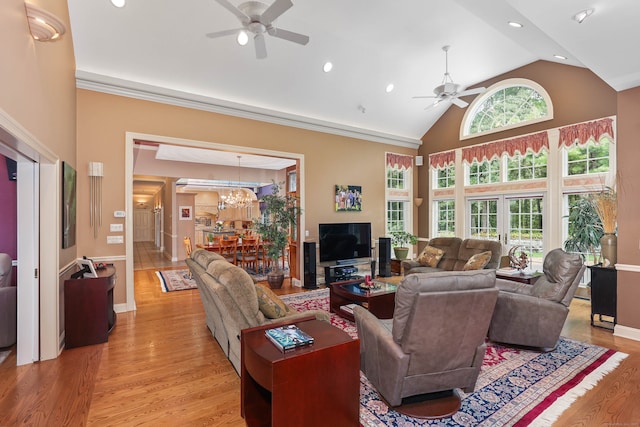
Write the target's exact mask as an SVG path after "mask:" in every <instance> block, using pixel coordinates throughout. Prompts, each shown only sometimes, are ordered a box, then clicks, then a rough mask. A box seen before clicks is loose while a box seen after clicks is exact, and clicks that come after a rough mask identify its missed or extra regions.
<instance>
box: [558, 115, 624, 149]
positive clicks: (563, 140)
mask: <svg viewBox="0 0 640 427" xmlns="http://www.w3.org/2000/svg"><path fill="white" fill-rule="evenodd" d="M603 135H609V136H610V137H611V138H612V139H613V119H611V118H605V119H600V120H594V121H592V122H586V123H579V124H577V125H572V126H566V127H563V128H560V141H559V142H558V147H562V146H563V145H564V146H566V147H571V146H572V145H573V144H574V143H575V142H577V143H578V144H581V145H582V144H586V143H587V142H589V140H590V139H591V138H593V139H594V140H595V142H600V138H602V136H603Z"/></svg>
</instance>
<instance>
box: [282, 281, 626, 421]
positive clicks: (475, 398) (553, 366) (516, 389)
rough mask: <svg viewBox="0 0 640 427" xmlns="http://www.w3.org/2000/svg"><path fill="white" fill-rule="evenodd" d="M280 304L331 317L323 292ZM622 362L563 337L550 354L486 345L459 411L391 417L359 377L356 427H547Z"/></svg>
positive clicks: (351, 329)
mask: <svg viewBox="0 0 640 427" xmlns="http://www.w3.org/2000/svg"><path fill="white" fill-rule="evenodd" d="M281 298H282V299H283V300H284V301H285V302H286V303H287V304H289V305H290V306H292V307H293V308H296V309H298V310H304V309H323V310H326V311H329V291H328V290H327V289H319V290H314V291H310V292H304V293H298V294H291V295H284V296H282V297H281ZM331 323H332V324H333V325H335V326H337V327H339V328H341V329H344V330H345V331H346V332H347V333H349V334H350V335H351V336H352V337H357V330H356V327H355V324H354V323H353V322H350V321H348V320H345V319H342V318H340V317H338V316H337V315H335V314H333V313H332V314H331ZM625 357H627V355H626V354H624V353H620V352H616V351H614V350H609V349H606V348H602V347H598V346H595V345H591V344H586V343H582V342H579V341H574V340H571V339H568V338H564V337H561V338H560V342H559V343H558V346H557V347H556V349H555V350H554V351H552V352H549V353H537V352H533V351H527V350H523V349H515V348H509V347H503V346H500V345H497V344H493V343H491V342H489V343H488V346H487V352H486V354H485V357H484V363H483V365H482V370H481V372H480V376H479V377H478V381H477V383H476V390H475V391H474V392H473V393H470V394H464V393H461V396H462V405H461V408H460V410H459V411H458V412H457V413H455V414H454V415H453V416H451V417H448V418H442V419H439V420H423V419H417V418H411V417H408V416H406V415H403V414H400V413H398V412H396V411H394V410H393V409H391V408H389V407H388V406H387V405H386V404H385V403H384V401H383V400H382V399H381V398H380V396H379V395H378V392H377V391H376V390H375V388H374V387H373V385H371V383H370V382H369V381H368V380H367V378H366V377H365V376H364V375H363V374H362V373H360V424H361V425H362V426H364V427H382V426H402V427H408V426H414V425H419V426H549V425H551V424H552V423H553V421H554V420H556V419H557V418H558V417H559V416H560V414H561V413H562V412H563V411H564V410H565V409H567V408H568V407H569V406H570V405H571V403H573V402H574V401H575V400H576V399H577V398H578V397H579V396H581V395H582V394H584V393H585V392H586V391H587V390H589V389H591V388H593V387H594V386H595V385H596V383H597V382H598V381H599V380H600V379H602V378H603V377H604V376H605V375H607V374H608V373H609V372H611V371H613V370H614V369H615V368H616V367H617V366H618V365H619V364H620V362H621V361H622V360H623V359H624V358H625Z"/></svg>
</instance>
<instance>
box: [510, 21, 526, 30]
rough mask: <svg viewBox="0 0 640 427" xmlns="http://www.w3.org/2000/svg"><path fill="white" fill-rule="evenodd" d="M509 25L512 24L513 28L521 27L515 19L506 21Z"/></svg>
mask: <svg viewBox="0 0 640 427" xmlns="http://www.w3.org/2000/svg"><path fill="white" fill-rule="evenodd" d="M507 23H508V24H509V25H510V26H512V27H513V28H522V27H523V25H522V24H521V23H519V22H516V21H509V22H507Z"/></svg>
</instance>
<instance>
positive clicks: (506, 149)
mask: <svg viewBox="0 0 640 427" xmlns="http://www.w3.org/2000/svg"><path fill="white" fill-rule="evenodd" d="M543 148H546V149H549V136H548V134H547V132H546V131H544V132H539V133H534V134H531V135H525V136H519V137H517V138H512V139H505V140H502V141H496V142H491V143H489V144H483V145H476V146H473V147H466V148H463V149H462V160H464V161H465V162H467V163H473V160H474V159H475V160H477V161H479V162H482V161H483V160H484V159H487V160H491V159H492V158H494V157H500V156H502V155H503V154H505V153H506V154H508V155H509V156H513V155H514V154H516V152H519V153H520V154H525V153H526V152H527V150H531V151H533V152H534V153H539V152H540V151H541V150H542V149H543Z"/></svg>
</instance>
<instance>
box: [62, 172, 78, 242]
mask: <svg viewBox="0 0 640 427" xmlns="http://www.w3.org/2000/svg"><path fill="white" fill-rule="evenodd" d="M77 179H78V177H77V173H76V170H75V169H74V168H72V167H71V165H69V163H67V162H62V249H67V248H70V247H72V246H74V245H75V244H76V205H77V202H76V183H77Z"/></svg>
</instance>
